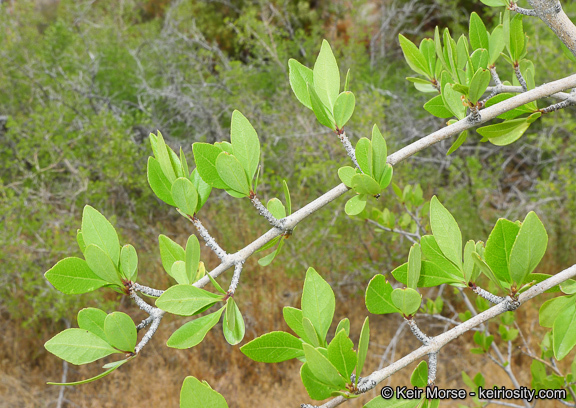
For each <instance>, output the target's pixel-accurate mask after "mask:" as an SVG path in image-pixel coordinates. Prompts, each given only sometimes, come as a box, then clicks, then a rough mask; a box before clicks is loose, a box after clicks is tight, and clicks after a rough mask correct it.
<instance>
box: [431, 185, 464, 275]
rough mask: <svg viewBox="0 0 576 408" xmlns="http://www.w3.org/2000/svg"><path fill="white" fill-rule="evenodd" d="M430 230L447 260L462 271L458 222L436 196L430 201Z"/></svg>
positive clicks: (460, 236) (460, 238)
mask: <svg viewBox="0 0 576 408" xmlns="http://www.w3.org/2000/svg"><path fill="white" fill-rule="evenodd" d="M430 228H431V229H432V233H433V234H434V238H435V239H436V243H437V244H438V246H439V247H440V250H441V251H442V253H443V254H444V256H445V257H446V258H448V259H449V260H450V261H451V262H452V263H453V264H454V265H456V267H457V268H458V269H460V270H461V269H462V233H461V232H460V228H459V227H458V224H457V223H456V220H455V219H454V217H453V216H452V214H450V212H449V211H448V210H447V209H446V208H445V207H444V206H443V205H442V203H440V201H439V200H438V198H437V197H436V196H434V197H432V200H431V201H430Z"/></svg>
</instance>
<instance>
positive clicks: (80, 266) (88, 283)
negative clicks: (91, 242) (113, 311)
mask: <svg viewBox="0 0 576 408" xmlns="http://www.w3.org/2000/svg"><path fill="white" fill-rule="evenodd" d="M44 276H45V277H46V279H48V281H49V282H50V283H51V284H52V286H54V287H55V288H56V289H58V290H59V291H60V292H62V293H66V294H67V295H79V294H81V293H88V292H92V291H93V290H96V289H98V288H101V287H102V286H105V285H108V282H107V281H105V280H103V279H102V278H100V276H98V275H96V274H95V273H94V272H93V271H92V269H90V267H89V266H88V264H87V263H86V261H85V260H84V259H80V258H74V257H70V258H64V259H62V260H61V261H59V262H58V263H57V264H56V265H54V266H53V267H52V268H51V269H49V270H48V271H47V272H46V273H45V274H44Z"/></svg>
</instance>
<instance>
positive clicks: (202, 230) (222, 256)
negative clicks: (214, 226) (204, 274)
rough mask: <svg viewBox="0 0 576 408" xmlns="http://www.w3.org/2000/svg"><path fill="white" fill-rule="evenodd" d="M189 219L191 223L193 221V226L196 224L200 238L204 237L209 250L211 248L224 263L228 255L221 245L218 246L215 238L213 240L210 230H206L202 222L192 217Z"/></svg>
mask: <svg viewBox="0 0 576 408" xmlns="http://www.w3.org/2000/svg"><path fill="white" fill-rule="evenodd" d="M189 219H190V221H192V224H194V227H196V230H197V231H198V233H199V234H200V236H201V237H202V239H203V240H204V242H205V243H206V246H207V247H208V248H210V249H211V250H212V251H214V253H215V254H216V256H217V257H218V258H220V260H221V261H224V259H225V258H226V256H227V255H228V254H227V253H226V251H224V250H223V249H222V248H220V245H218V243H217V242H216V240H215V239H214V238H212V235H210V233H209V232H208V230H207V229H206V228H204V225H202V223H201V222H200V220H199V219H198V218H196V217H191V218H189Z"/></svg>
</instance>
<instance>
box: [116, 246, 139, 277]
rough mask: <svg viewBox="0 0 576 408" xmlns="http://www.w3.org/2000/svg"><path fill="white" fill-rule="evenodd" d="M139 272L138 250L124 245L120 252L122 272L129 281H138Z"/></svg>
mask: <svg viewBox="0 0 576 408" xmlns="http://www.w3.org/2000/svg"><path fill="white" fill-rule="evenodd" d="M137 270H138V254H137V253H136V249H135V248H134V247H133V246H132V245H130V244H127V245H124V246H123V247H122V250H121V251H120V272H121V273H122V276H124V278H126V279H128V280H132V279H136V278H135V277H136V274H137Z"/></svg>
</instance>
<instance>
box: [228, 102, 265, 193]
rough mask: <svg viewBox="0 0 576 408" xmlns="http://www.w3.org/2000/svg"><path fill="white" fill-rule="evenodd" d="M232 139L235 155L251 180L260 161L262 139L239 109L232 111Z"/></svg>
mask: <svg viewBox="0 0 576 408" xmlns="http://www.w3.org/2000/svg"><path fill="white" fill-rule="evenodd" d="M230 141H231V142H232V147H233V148H234V157H236V158H237V159H238V161H239V162H240V164H241V165H242V167H243V168H244V170H246V174H247V175H248V180H250V181H251V180H252V179H253V178H254V176H255V175H256V170H257V169H258V163H260V140H258V135H257V134H256V130H254V127H253V126H252V124H251V123H250V122H249V121H248V119H246V117H245V116H244V115H242V113H240V112H239V111H237V110H235V111H234V112H233V113H232V124H231V131H230ZM237 191H240V190H237Z"/></svg>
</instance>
